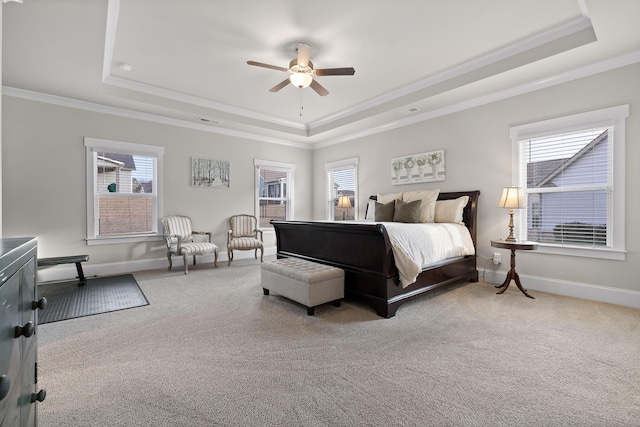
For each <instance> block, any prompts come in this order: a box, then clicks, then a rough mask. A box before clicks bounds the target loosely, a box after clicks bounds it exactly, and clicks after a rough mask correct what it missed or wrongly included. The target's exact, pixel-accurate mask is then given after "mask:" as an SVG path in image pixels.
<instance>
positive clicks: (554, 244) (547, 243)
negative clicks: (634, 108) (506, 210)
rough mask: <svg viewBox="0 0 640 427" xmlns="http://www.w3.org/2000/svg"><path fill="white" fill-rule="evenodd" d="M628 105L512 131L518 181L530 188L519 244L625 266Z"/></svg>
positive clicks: (519, 227)
mask: <svg viewBox="0 0 640 427" xmlns="http://www.w3.org/2000/svg"><path fill="white" fill-rule="evenodd" d="M628 115H629V109H628V106H621V107H613V108H607V109H604V110H598V111H594V112H590V113H583V114H577V115H574V116H569V117H564V118H560V119H554V120H548V121H545V122H540V123H534V124H529V125H522V126H518V127H514V128H512V129H511V137H512V140H513V143H514V180H515V182H516V183H517V184H516V185H518V186H519V187H522V188H524V189H525V194H526V196H527V208H526V209H525V210H523V211H521V212H520V216H519V220H518V222H519V226H518V228H517V230H518V232H519V234H520V236H519V238H520V239H524V240H533V241H537V242H539V243H540V248H541V250H542V251H545V252H550V253H558V254H568V255H579V256H591V257H601V258H608V259H624V250H625V247H624V197H625V193H624V180H625V178H624V148H625V147H624V145H625V126H624V122H625V118H626V117H627V116H628Z"/></svg>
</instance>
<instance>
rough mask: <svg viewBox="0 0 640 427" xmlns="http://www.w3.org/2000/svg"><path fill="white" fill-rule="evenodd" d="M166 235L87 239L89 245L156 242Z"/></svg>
mask: <svg viewBox="0 0 640 427" xmlns="http://www.w3.org/2000/svg"><path fill="white" fill-rule="evenodd" d="M163 238H164V237H163V236H162V235H160V234H154V235H145V236H119V237H94V238H89V239H86V242H87V246H95V245H114V244H118V243H143V242H155V241H158V240H162V239H163Z"/></svg>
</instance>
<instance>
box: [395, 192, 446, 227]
mask: <svg viewBox="0 0 640 427" xmlns="http://www.w3.org/2000/svg"><path fill="white" fill-rule="evenodd" d="M438 194H440V190H439V189H437V188H436V189H435V190H423V191H405V192H404V193H402V201H403V202H407V203H409V202H415V201H416V200H422V203H420V222H433V221H434V217H435V210H436V200H437V199H438Z"/></svg>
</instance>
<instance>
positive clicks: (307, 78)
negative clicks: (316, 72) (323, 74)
mask: <svg viewBox="0 0 640 427" xmlns="http://www.w3.org/2000/svg"><path fill="white" fill-rule="evenodd" d="M285 81H286V80H285ZM289 81H291V84H293V85H294V86H296V87H299V88H300V89H303V88H305V87H307V86H309V85H310V84H311V82H312V81H313V76H312V75H311V74H308V73H293V74H291V75H290V76H289Z"/></svg>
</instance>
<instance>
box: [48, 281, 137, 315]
mask: <svg viewBox="0 0 640 427" xmlns="http://www.w3.org/2000/svg"><path fill="white" fill-rule="evenodd" d="M38 297H39V298H43V297H44V298H46V299H47V306H46V309H45V310H40V311H39V312H38V324H39V325H42V324H44V323H52V322H58V321H61V320H68V319H75V318H77V317H84V316H91V315H93V314H101V313H108V312H111V311H117V310H125V309H127V308H134V307H140V306H144V305H147V304H149V302H148V301H147V298H146V297H145V296H144V294H143V293H142V291H141V290H140V287H139V286H138V282H136V279H135V278H134V277H133V275H132V274H122V275H117V276H105V277H97V278H92V279H87V281H86V283H85V285H83V286H78V280H72V281H68V282H55V283H44V284H40V285H38Z"/></svg>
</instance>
